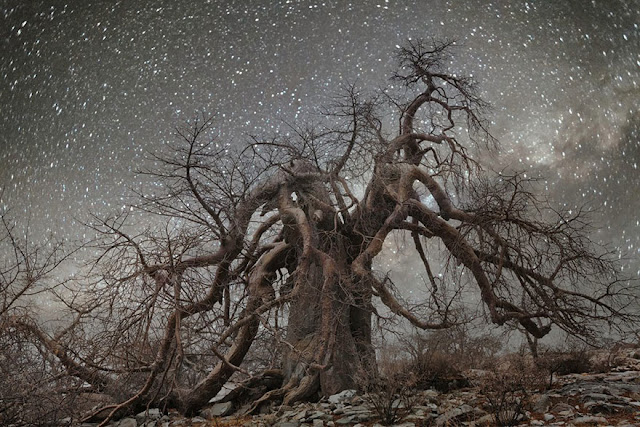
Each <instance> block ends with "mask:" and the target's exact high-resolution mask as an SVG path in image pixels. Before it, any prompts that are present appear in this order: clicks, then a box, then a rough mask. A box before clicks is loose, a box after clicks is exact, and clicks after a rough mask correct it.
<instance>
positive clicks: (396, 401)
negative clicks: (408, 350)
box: [357, 357, 421, 425]
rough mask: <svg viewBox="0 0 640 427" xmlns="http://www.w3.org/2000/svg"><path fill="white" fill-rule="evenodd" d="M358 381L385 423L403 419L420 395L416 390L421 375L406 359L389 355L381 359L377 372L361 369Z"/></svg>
mask: <svg viewBox="0 0 640 427" xmlns="http://www.w3.org/2000/svg"><path fill="white" fill-rule="evenodd" d="M357 382H358V386H359V388H360V389H361V390H363V391H364V392H365V395H364V396H363V397H364V399H365V401H366V402H367V403H368V404H369V405H370V406H371V408H373V410H374V411H375V413H376V414H377V415H378V417H379V418H380V422H381V423H382V424H384V425H392V424H396V423H398V422H400V421H402V420H403V419H404V418H405V417H406V416H407V415H409V414H410V413H411V410H412V409H413V407H414V406H415V405H416V404H418V403H419V401H420V398H421V397H420V395H419V394H418V393H417V392H416V385H417V384H418V376H417V375H416V372H415V371H413V369H412V366H411V363H410V362H408V361H407V360H403V359H393V358H388V357H386V358H384V359H383V360H381V361H379V363H378V372H377V373H376V372H361V373H360V374H359V375H358V379H357Z"/></svg>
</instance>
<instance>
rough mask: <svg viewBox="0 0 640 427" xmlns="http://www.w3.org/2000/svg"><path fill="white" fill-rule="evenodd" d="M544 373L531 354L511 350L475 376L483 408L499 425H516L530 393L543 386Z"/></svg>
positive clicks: (522, 415)
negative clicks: (506, 356) (486, 372)
mask: <svg viewBox="0 0 640 427" xmlns="http://www.w3.org/2000/svg"><path fill="white" fill-rule="evenodd" d="M545 377H546V375H545V373H544V372H543V371H542V370H541V369H540V368H538V367H537V366H536V364H535V363H534V361H533V359H532V358H531V357H527V356H525V355H524V354H521V353H520V354H514V355H511V356H510V357H508V358H507V359H506V360H505V361H504V363H502V364H500V365H498V366H496V368H495V369H493V370H491V371H490V372H489V374H488V375H486V376H485V377H483V378H481V379H480V380H479V384H478V385H479V387H480V391H481V393H482V394H483V395H484V396H485V397H486V399H487V409H488V411H489V412H490V413H491V414H492V415H493V416H494V418H495V422H496V424H497V425H499V426H512V425H517V424H518V423H519V420H521V419H522V418H523V417H524V416H525V411H526V410H527V409H528V408H529V407H530V403H531V402H530V400H531V393H532V391H535V390H540V389H541V388H543V387H544V383H545Z"/></svg>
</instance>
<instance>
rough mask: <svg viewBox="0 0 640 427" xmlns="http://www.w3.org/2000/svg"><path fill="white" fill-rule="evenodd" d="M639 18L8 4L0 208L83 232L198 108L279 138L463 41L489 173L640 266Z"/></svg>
mask: <svg viewBox="0 0 640 427" xmlns="http://www.w3.org/2000/svg"><path fill="white" fill-rule="evenodd" d="M639 26H640V1H620V0H606V1H605V0H598V1H588V0H567V1H555V0H553V1H552V0H547V1H542V0H540V1H528V2H527V1H515V0H509V1H503V0H500V1H494V2H490V1H482V0H474V1H462V0H461V1H444V0H425V1H395V0H378V1H360V0H358V1H356V0H354V1H351V2H348V1H342V0H333V1H329V0H326V1H324V2H321V1H293V0H273V1H247V0H237V1H222V0H218V1H216V0H212V1H191V0H185V1H174V0H171V1H106V0H105V1H85V0H75V1H66V2H65V1H40V0H2V1H0V187H4V188H5V191H4V194H3V195H2V199H1V201H0V209H10V210H11V211H12V212H13V214H14V215H13V216H14V217H18V218H20V219H21V220H23V219H24V218H26V217H30V218H31V219H30V221H31V223H32V227H33V228H34V229H35V230H37V231H38V233H42V232H45V231H50V232H53V233H54V234H56V235H57V236H58V237H60V238H76V237H78V236H81V235H82V233H83V230H82V229H81V228H80V226H79V225H78V224H76V223H75V221H74V218H79V219H80V220H83V219H86V218H87V214H88V212H89V211H92V212H96V213H98V214H102V215H104V214H109V213H113V212H117V211H119V210H120V209H121V208H122V206H124V205H126V204H127V203H128V202H130V199H129V197H130V196H131V194H132V192H131V190H132V189H133V190H136V189H140V187H141V186H142V179H141V178H139V177H137V176H136V174H135V172H136V170H137V169H139V168H141V167H143V166H145V165H146V163H145V160H144V159H145V158H148V154H149V153H153V152H156V151H158V150H160V149H162V147H163V146H164V145H165V144H167V143H171V142H173V141H174V137H173V127H174V126H176V125H178V124H180V123H181V122H183V121H184V120H186V119H189V118H190V117H192V116H193V114H194V112H198V111H206V112H209V113H214V114H216V115H217V119H216V128H217V132H219V134H220V140H221V141H224V142H231V143H238V142H241V141H243V140H244V139H246V138H247V137H246V135H247V134H252V135H264V136H269V135H272V134H274V133H275V132H277V131H278V130H279V129H280V128H281V127H282V125H281V123H282V121H283V120H284V121H287V122H294V121H296V120H297V119H301V118H304V117H307V116H308V115H309V114H310V112H312V111H313V108H315V107H318V106H321V105H322V104H323V103H324V104H326V103H327V102H328V100H329V98H330V97H331V96H332V95H335V94H336V93H337V91H338V88H339V86H340V84H341V83H345V82H356V83H358V84H359V85H360V86H361V87H364V88H370V89H372V90H373V89H375V88H376V87H380V86H385V85H388V84H389V81H388V76H389V75H390V71H391V70H392V67H393V60H392V55H393V51H394V49H395V46H396V45H400V44H402V43H403V41H404V40H406V39H407V38H419V37H432V36H433V37H448V38H452V39H456V40H457V41H458V47H457V48H456V50H455V52H454V53H455V55H456V56H455V59H454V61H453V63H452V70H456V71H459V72H461V73H466V74H472V75H473V76H474V77H475V78H476V79H477V80H478V81H479V82H480V87H481V89H482V94H483V96H484V98H485V99H486V100H487V101H489V102H490V103H491V104H492V105H493V112H492V113H491V114H492V115H491V116H490V117H491V119H492V120H493V122H494V123H493V127H492V131H493V134H494V136H496V137H497V138H498V139H499V140H500V142H501V144H502V146H501V147H502V148H501V149H500V150H499V156H497V155H495V153H494V154H492V155H491V156H490V159H491V162H492V164H491V166H492V167H493V168H497V169H499V168H501V167H515V168H518V169H521V170H525V171H527V173H528V174H530V175H531V176H540V175H541V176H544V177H546V179H547V180H546V181H545V182H544V183H543V185H542V189H543V190H545V188H546V191H547V192H548V194H549V197H550V198H551V199H552V200H554V201H555V203H557V204H559V205H565V206H566V207H567V208H572V207H574V206H576V205H579V204H585V203H586V204H588V206H590V207H591V208H595V209H598V213H597V214H596V216H595V217H594V219H595V220H596V221H597V223H598V224H599V225H600V226H601V230H600V231H599V232H597V233H596V234H595V238H596V240H597V241H598V242H600V243H603V244H607V245H610V246H611V247H615V248H619V249H620V250H621V251H622V254H624V256H625V257H627V259H626V260H625V261H624V262H623V267H624V268H625V270H626V271H627V272H630V273H631V274H640V272H638V269H639V268H640V267H639V266H640V263H639V262H638V259H639V258H640V171H639V170H638V165H639V164H640V28H639ZM145 185H148V183H147V184H145ZM26 214H28V215H26Z"/></svg>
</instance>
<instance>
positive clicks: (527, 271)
mask: <svg viewBox="0 0 640 427" xmlns="http://www.w3.org/2000/svg"><path fill="white" fill-rule="evenodd" d="M452 48H453V43H451V42H438V41H433V42H427V41H423V40H418V41H409V42H407V43H406V44H405V45H404V47H401V48H399V49H398V51H397V53H396V59H397V71H396V73H395V74H394V75H393V77H392V81H393V82H394V86H395V90H388V91H382V92H380V93H377V94H373V95H371V96H368V97H366V96H365V95H363V93H362V92H360V91H359V90H358V88H357V87H356V86H354V85H352V86H347V87H346V88H344V90H343V92H342V93H341V94H340V95H339V96H337V97H335V98H334V101H333V103H332V105H329V106H328V107H326V109H325V110H324V114H325V116H326V117H327V118H328V123H330V125H324V126H323V125H314V126H312V125H304V126H295V125H294V126H291V128H290V131H289V132H288V133H287V134H286V135H284V136H283V135H281V136H276V137H273V138H271V139H267V138H262V137H253V138H251V140H250V141H248V143H247V144H245V145H242V146H240V145H232V144H228V143H225V142H224V141H221V140H220V139H219V137H216V136H215V135H214V134H215V133H214V132H213V130H214V125H215V120H214V119H213V118H209V117H201V118H199V119H194V120H192V121H190V122H189V123H187V124H186V125H185V126H182V127H179V128H177V136H178V141H177V143H176V144H175V145H174V146H172V148H171V150H168V151H166V152H163V153H158V154H157V155H156V158H155V159H154V162H155V164H156V165H157V166H156V167H154V168H153V169H151V170H147V171H145V172H144V173H145V174H147V175H149V176H150V177H151V178H152V180H153V181H154V182H156V183H160V184H161V185H158V186H157V187H156V191H155V192H154V194H149V193H145V192H140V194H139V196H140V202H139V203H138V204H137V205H136V211H137V212H138V213H139V214H140V215H142V214H147V215H148V216H150V217H153V218H154V220H153V221H150V222H148V223H147V224H149V225H147V226H145V225H144V224H145V222H140V221H133V220H132V219H131V217H130V216H129V215H128V214H120V215H116V216H114V217H110V218H106V219H105V218H97V217H96V218H94V219H93V220H92V221H90V223H89V224H88V225H89V226H90V227H92V228H93V229H94V230H95V231H96V232H97V233H98V234H99V235H100V238H99V239H98V240H96V241H95V242H93V243H92V244H93V249H94V250H95V251H98V253H99V255H98V256H97V258H96V260H95V262H94V263H93V264H92V268H91V270H90V273H89V274H88V275H87V276H86V277H85V278H84V282H83V287H82V291H79V292H81V295H82V296H81V297H76V298H75V299H74V300H73V301H69V303H68V309H69V310H70V311H72V312H74V314H75V315H74V317H73V318H74V319H75V320H74V321H73V325H72V327H69V328H68V329H67V332H66V333H65V334H63V335H60V336H59V338H58V339H54V338H52V337H49V336H44V335H43V336H42V337H38V336H37V334H36V335H35V337H36V339H38V340H39V341H40V342H41V343H43V344H44V346H45V347H47V348H49V349H50V350H51V351H52V352H53V350H55V349H57V351H58V353H54V354H63V355H64V358H59V362H60V364H61V365H62V366H63V367H65V369H66V370H67V372H68V374H69V375H71V376H75V377H77V378H80V379H81V380H82V381H83V382H84V383H85V384H88V386H87V389H90V390H91V391H94V392H99V393H103V394H106V395H109V396H111V397H112V399H113V401H112V404H109V405H106V407H105V408H103V410H101V411H99V412H97V413H94V414H93V415H92V417H90V419H102V420H106V419H110V418H113V417H116V416H120V415H122V414H124V413H126V412H128V411H129V412H130V411H134V410H137V409H140V408H144V407H149V406H150V405H151V406H162V407H175V408H177V409H179V410H180V411H181V412H182V413H184V414H193V413H195V412H196V411H198V410H199V409H200V408H202V407H203V406H204V405H206V404H207V403H208V402H209V400H210V399H211V398H213V397H214V396H216V394H217V393H218V392H219V391H220V390H221V389H222V388H223V386H224V385H225V384H226V383H227V382H229V381H232V380H233V379H234V378H235V377H234V375H236V377H238V378H242V379H243V380H244V381H246V384H251V385H252V386H254V388H255V389H258V390H260V391H261V393H260V394H259V395H254V396H252V398H253V399H254V403H253V408H254V409H257V408H259V406H260V405H262V404H267V403H269V402H273V401H277V402H284V403H286V404H291V403H294V402H297V401H300V400H304V399H314V398H317V397H319V396H323V395H330V394H332V393H335V392H338V391H340V390H343V389H346V388H353V387H355V386H357V384H356V378H355V377H354V373H356V372H360V371H362V370H365V371H366V370H369V371H371V370H375V362H376V357H375V351H374V347H373V344H372V324H373V322H374V321H375V318H376V317H377V316H378V315H379V313H380V312H381V311H383V310H384V311H386V312H387V313H390V314H392V315H393V316H397V317H399V318H403V319H405V320H406V321H408V322H410V323H411V324H412V325H413V326H415V327H417V328H420V329H425V330H428V329H442V328H447V327H450V326H453V325H455V324H456V323H457V322H459V321H460V318H459V317H458V314H459V313H458V311H457V310H456V305H455V292H454V295H453V296H452V294H451V293H449V292H446V291H445V288H446V289H451V288H452V287H453V286H454V285H453V284H452V283H447V282H446V277H447V276H446V275H445V276H443V277H444V279H443V278H441V277H438V275H437V274H435V273H434V271H436V269H437V270H438V271H440V270H442V269H444V270H447V271H449V272H451V273H452V274H454V275H456V284H459V286H462V284H465V283H462V282H465V281H466V284H465V285H466V286H467V287H466V288H465V292H471V290H473V292H474V293H475V295H477V298H478V300H479V301H481V302H482V306H483V310H484V315H485V317H486V319H487V320H488V321H490V322H492V323H494V324H497V325H510V326H514V327H518V328H520V329H523V330H525V331H526V332H527V333H528V334H530V335H531V336H533V337H537V338H542V337H544V336H546V335H547V334H548V333H549V332H550V331H551V330H552V329H553V328H558V329H560V330H564V331H566V332H568V333H569V334H572V335H577V336H581V337H585V338H589V337H590V336H591V334H593V333H594V331H596V330H597V328H598V327H599V325H601V324H602V323H603V322H604V323H605V324H606V325H609V326H613V327H616V326H619V324H620V323H624V322H626V321H630V320H633V319H632V315H631V314H629V313H628V311H627V307H628V304H629V303H630V301H631V299H632V295H631V294H630V293H629V292H628V289H627V287H626V282H624V281H621V280H619V279H618V277H617V276H616V271H617V269H616V265H615V262H614V261H612V258H611V257H610V256H609V255H610V254H607V253H600V252H597V251H594V250H593V246H594V245H593V244H592V242H591V241H590V240H589V238H588V232H589V223H588V222H587V221H586V220H585V218H584V215H583V212H582V211H578V212H573V213H571V212H559V211H556V210H554V209H552V208H551V205H549V204H547V203H546V202H545V200H544V199H542V198H538V197H537V196H536V195H535V192H534V187H535V186H534V183H533V182H532V181H531V180H530V179H527V178H526V177H525V176H524V175H521V174H518V173H517V172H509V173H507V172H504V173H501V174H492V173H490V172H486V171H484V169H483V167H482V165H481V164H480V163H479V161H478V159H477V158H476V156H475V155H474V153H477V152H478V151H479V150H495V146H497V143H496V141H495V140H494V139H493V138H492V136H491V134H490V132H489V129H488V123H487V121H486V118H485V113H486V110H487V107H488V106H487V104H486V103H485V102H484V101H483V100H482V99H480V97H479V96H478V93H477V88H476V84H475V82H474V81H473V80H472V79H470V78H467V77H461V76H459V75H457V74H455V73H453V72H452V71H451V70H450V69H449V67H450V63H451V61H450V59H451V58H450V51H451V49H452ZM390 114H391V115H394V117H393V118H391V117H390ZM393 119H397V129H395V130H393V128H395V127H396V125H391V126H390V125H388V124H389V123H393ZM495 153H497V151H495ZM140 215H138V214H136V217H140ZM158 224H162V225H161V226H158ZM398 235H400V236H404V237H406V241H407V242H410V245H407V247H405V248H404V252H403V253H401V254H399V255H398V257H399V260H398V265H402V260H401V259H402V257H416V256H417V257H419V259H420V260H421V262H422V265H423V268H424V277H425V283H426V285H427V289H426V290H427V291H426V292H425V293H424V295H426V296H425V299H424V301H421V302H420V304H417V305H408V304H406V302H405V301H404V300H403V299H402V298H401V297H400V295H399V292H398V291H397V289H396V286H398V287H399V286H401V285H400V284H396V286H394V284H393V282H392V281H391V276H390V275H389V274H387V273H388V272H384V271H383V272H380V271H376V270H375V268H374V266H375V260H376V257H377V256H379V254H380V253H381V251H382V250H383V247H384V244H385V242H386V241H388V240H389V239H390V238H391V237H392V236H398ZM442 260H444V267H443V266H442V265H440V263H441V261H442ZM469 285H470V286H469ZM455 286H458V285H455ZM247 389H248V387H246V388H244V389H243V388H242V387H241V388H240V389H239V390H247ZM236 391H238V390H236ZM238 394H240V393H239V392H238Z"/></svg>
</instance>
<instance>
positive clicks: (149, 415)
mask: <svg viewBox="0 0 640 427" xmlns="http://www.w3.org/2000/svg"><path fill="white" fill-rule="evenodd" d="M160 417H162V413H160V409H158V408H150V409H149V410H146V411H142V412H140V413H139V414H137V415H136V421H137V422H138V424H145V423H146V424H145V425H147V424H148V425H149V426H151V424H149V423H148V422H149V421H155V420H159V419H160ZM154 424H155V423H154Z"/></svg>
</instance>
